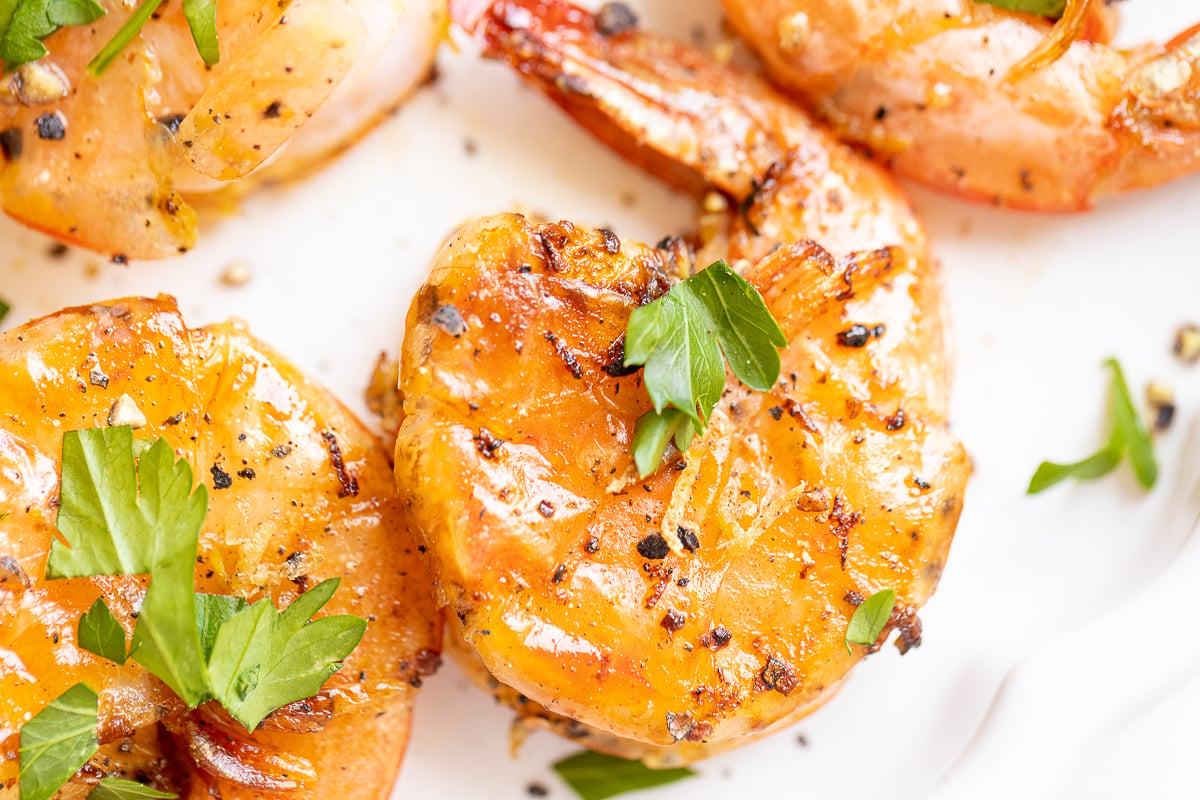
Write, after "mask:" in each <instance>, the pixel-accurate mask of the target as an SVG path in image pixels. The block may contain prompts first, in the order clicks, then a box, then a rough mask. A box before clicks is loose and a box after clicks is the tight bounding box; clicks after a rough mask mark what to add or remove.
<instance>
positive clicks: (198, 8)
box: [0, 0, 221, 75]
mask: <svg viewBox="0 0 1200 800" xmlns="http://www.w3.org/2000/svg"><path fill="white" fill-rule="evenodd" d="M161 4H162V0H143V2H142V4H141V5H139V6H138V7H137V9H136V10H135V11H134V12H133V14H132V15H131V16H130V17H129V19H127V20H126V21H125V24H124V25H122V26H121V28H120V30H118V31H117V32H116V34H115V35H114V36H113V38H112V39H110V40H109V41H108V43H107V44H105V45H104V47H102V48H101V49H100V52H99V53H97V54H96V56H95V57H94V58H93V59H92V60H91V62H89V63H88V72H90V73H91V74H92V75H99V74H100V73H102V72H104V70H105V69H107V68H108V65H109V64H111V63H112V62H113V59H115V58H116V57H117V56H118V55H120V53H121V51H122V50H124V49H125V48H126V47H127V46H128V45H129V43H130V42H132V41H133V39H134V37H135V36H137V35H138V32H139V31H141V29H142V26H143V25H145V24H146V22H147V21H149V19H150V18H151V17H152V16H154V12H155V11H157V10H158V7H159V6H160V5H161ZM105 13H107V12H106V11H105V10H104V7H103V6H102V5H100V4H99V3H97V2H96V1H95V0H0V60H2V61H3V62H4V70H5V72H7V71H9V70H12V69H15V68H16V67H19V66H21V65H22V64H25V63H28V62H30V61H37V60H38V59H39V58H41V57H42V56H44V55H46V54H47V50H46V46H45V45H44V44H42V41H43V40H44V39H45V38H46V37H47V36H49V35H50V34H52V33H54V32H55V31H57V30H58V29H59V28H64V27H68V26H72V25H89V24H91V23H93V22H95V21H96V20H98V19H100V17H102V16H104V15H105ZM183 15H184V17H185V18H186V19H187V23H188V28H189V29H190V30H191V32H192V40H193V41H194V42H195V43H196V50H197V51H198V52H199V53H200V57H201V58H202V59H204V63H205V64H206V65H207V66H210V67H211V66H212V65H213V64H216V63H217V62H218V61H220V59H221V52H220V44H219V42H218V41H217V2H216V0H184V2H183Z"/></svg>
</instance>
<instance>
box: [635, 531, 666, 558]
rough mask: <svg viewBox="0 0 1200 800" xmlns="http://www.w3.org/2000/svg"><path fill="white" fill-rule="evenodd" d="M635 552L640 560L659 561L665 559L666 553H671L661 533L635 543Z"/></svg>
mask: <svg viewBox="0 0 1200 800" xmlns="http://www.w3.org/2000/svg"><path fill="white" fill-rule="evenodd" d="M637 551H638V555H640V556H641V557H642V558H648V559H650V560H651V561H660V560H662V559H664V558H666V557H667V553H669V552H671V547H670V545H668V544H667V540H666V539H664V538H663V537H662V534H661V533H652V534H650V535H649V536H646V537H645V538H643V539H642V540H641V541H640V542H638V543H637Z"/></svg>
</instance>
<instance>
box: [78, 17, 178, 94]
mask: <svg viewBox="0 0 1200 800" xmlns="http://www.w3.org/2000/svg"><path fill="white" fill-rule="evenodd" d="M160 5H162V0H142V4H141V5H140V6H138V7H137V10H136V11H134V12H133V15H132V16H131V17H130V18H129V19H127V20H125V24H124V25H122V26H121V29H120V30H119V31H117V33H116V35H115V36H113V37H112V38H111V39H109V40H108V44H106V45H104V47H103V48H102V49H101V50H100V52H99V53H97V54H96V57H95V58H93V59H92V60H91V62H89V63H88V66H87V69H88V73H89V74H90V75H92V76H93V77H99V76H100V73H102V72H104V70H106V69H108V66H109V65H110V64H112V62H113V60H114V59H115V58H116V57H117V56H119V55H120V54H121V51H122V50H124V49H125V48H126V47H128V46H129V43H130V42H132V41H133V37H135V36H137V35H138V31H140V30H141V29H142V26H143V25H145V24H146V22H147V21H148V20H149V19H150V17H151V16H153V15H154V12H155V11H157V10H158V7H159V6H160Z"/></svg>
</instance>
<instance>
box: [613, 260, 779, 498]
mask: <svg viewBox="0 0 1200 800" xmlns="http://www.w3.org/2000/svg"><path fill="white" fill-rule="evenodd" d="M786 345H787V340H786V339H785V338H784V335H783V330H782V329H780V327H779V323H777V322H776V321H775V319H774V317H772V316H771V312H770V311H769V310H768V309H767V306H766V303H764V302H763V299H762V295H760V294H759V293H758V291H757V290H756V289H755V288H754V287H753V286H751V285H750V284H749V283H748V282H747V281H746V280H745V279H744V278H742V277H741V276H740V275H738V274H737V273H736V272H734V271H733V270H732V269H730V268H729V266H728V265H727V264H726V263H725V262H724V261H717V262H715V263H713V264H712V265H710V266H709V267H708V268H706V269H704V270H701V271H700V272H698V273H696V274H695V275H693V276H691V277H690V278H687V279H686V280H683V281H681V282H680V283H678V284H676V285H675V286H673V287H672V288H671V290H670V291H669V292H667V294H666V295H664V296H663V297H660V298H658V299H657V300H655V301H654V302H652V303H648V304H646V305H644V306H641V307H639V308H637V309H634V311H633V313H632V314H631V315H630V317H629V325H628V327H627V328H626V331H625V366H627V367H628V366H635V365H643V381H644V382H645V385H646V390H647V392H649V394H650V399H651V400H652V401H653V403H654V410H653V411H650V412H647V413H646V414H645V415H643V416H642V418H641V419H639V420H638V423H637V427H636V429H635V431H634V440H633V452H634V461H635V463H636V464H637V468H638V472H639V474H641V475H642V476H643V477H644V476H646V475H649V474H651V473H653V472H654V470H655V469H657V468H658V465H659V463H660V462H661V461H662V455H663V451H664V450H665V449H666V446H667V442H668V441H670V440H671V439H674V440H675V444H676V446H677V447H679V449H681V450H682V449H685V448H686V447H687V445H688V443H689V442H690V441H691V439H692V436H693V435H695V434H697V433H703V432H704V428H705V427H706V426H707V425H708V418H709V416H710V415H711V414H712V410H713V408H714V407H715V406H716V404H717V401H718V400H720V399H721V392H722V391H723V390H724V388H725V369H724V366H723V363H722V355H724V358H725V360H727V361H728V362H729V367H730V369H732V370H733V373H734V375H736V376H737V377H738V379H739V380H741V381H742V382H743V383H745V384H746V385H747V386H749V387H750V388H752V389H755V390H757V391H760V392H765V391H768V390H769V389H770V388H771V386H772V385H774V383H775V381H776V380H777V379H778V378H779V363H780V362H779V350H778V348H780V347H785V346H786Z"/></svg>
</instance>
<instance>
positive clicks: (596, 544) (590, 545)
mask: <svg viewBox="0 0 1200 800" xmlns="http://www.w3.org/2000/svg"><path fill="white" fill-rule="evenodd" d="M583 549H584V550H587V551H588V552H589V553H598V552H600V540H599V539H597V538H596V537H595V536H591V537H589V538H588V540H587V542H586V543H585V544H584V545H583Z"/></svg>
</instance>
